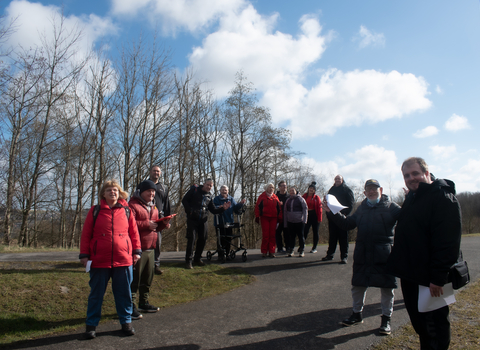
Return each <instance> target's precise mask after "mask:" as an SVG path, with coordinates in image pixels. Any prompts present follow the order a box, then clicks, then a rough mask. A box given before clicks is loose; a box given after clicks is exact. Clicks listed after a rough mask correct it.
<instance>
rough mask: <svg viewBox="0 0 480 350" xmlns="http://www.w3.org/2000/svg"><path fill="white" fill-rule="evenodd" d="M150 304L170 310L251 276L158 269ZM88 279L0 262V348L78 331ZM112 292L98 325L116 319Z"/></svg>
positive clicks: (68, 271) (42, 265) (73, 270)
mask: <svg viewBox="0 0 480 350" xmlns="http://www.w3.org/2000/svg"><path fill="white" fill-rule="evenodd" d="M162 270H163V272H164V273H163V274H162V275H161V276H155V277H154V280H153V285H152V288H151V293H150V300H149V301H150V303H151V304H153V305H156V306H158V307H162V308H164V307H169V306H173V305H177V304H180V303H187V302H190V301H193V300H198V299H202V298H206V297H209V296H212V295H216V294H220V293H224V292H227V291H229V290H232V289H234V288H237V287H239V286H242V285H245V284H248V283H251V282H252V281H253V280H254V277H253V276H250V275H248V274H247V273H245V272H243V271H241V270H235V269H225V268H222V267H221V266H220V265H217V264H208V265H207V266H205V267H202V268H196V269H193V270H186V269H185V268H184V264H162ZM88 281H89V274H87V273H85V269H84V267H83V266H82V265H81V264H80V263H78V262H0V286H2V287H1V291H0V329H1V330H2V331H1V333H0V347H1V345H6V344H10V343H13V342H17V341H21V340H27V339H33V338H37V337H42V336H46V335H51V334H56V333H61V332H66V331H70V330H73V329H77V328H79V327H81V328H83V327H84V324H85V314H86V310H87V298H88V294H89V292H90V287H89V285H88ZM116 317H117V316H116V311H115V303H114V300H113V294H112V291H111V288H110V287H109V288H107V292H106V293H105V297H104V302H103V308H102V322H107V321H108V320H112V319H114V318H116Z"/></svg>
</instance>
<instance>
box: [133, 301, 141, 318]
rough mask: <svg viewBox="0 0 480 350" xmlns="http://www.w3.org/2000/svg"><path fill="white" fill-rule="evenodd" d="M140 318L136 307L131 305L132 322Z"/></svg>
mask: <svg viewBox="0 0 480 350" xmlns="http://www.w3.org/2000/svg"><path fill="white" fill-rule="evenodd" d="M141 318H143V315H142V314H141V313H140V312H138V309H137V307H136V306H135V304H133V311H132V320H139V319H141Z"/></svg>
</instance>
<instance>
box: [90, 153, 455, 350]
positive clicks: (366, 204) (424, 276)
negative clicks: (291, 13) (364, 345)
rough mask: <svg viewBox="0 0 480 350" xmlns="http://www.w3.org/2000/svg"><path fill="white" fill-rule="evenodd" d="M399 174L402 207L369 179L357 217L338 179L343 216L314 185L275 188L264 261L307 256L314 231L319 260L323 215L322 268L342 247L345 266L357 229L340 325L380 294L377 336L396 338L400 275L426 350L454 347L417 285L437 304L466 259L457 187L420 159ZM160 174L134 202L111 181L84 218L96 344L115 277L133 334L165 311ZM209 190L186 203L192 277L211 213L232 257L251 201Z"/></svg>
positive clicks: (265, 197) (264, 206)
mask: <svg viewBox="0 0 480 350" xmlns="http://www.w3.org/2000/svg"><path fill="white" fill-rule="evenodd" d="M401 171H402V175H403V178H404V181H405V185H406V187H407V190H406V198H405V202H404V203H403V205H402V207H400V206H399V205H397V204H396V203H393V202H392V201H390V200H389V198H388V197H387V196H386V195H385V194H384V193H383V189H382V187H381V186H380V183H379V182H378V181H377V180H375V179H369V180H368V181H366V183H365V187H364V189H365V191H364V194H365V199H364V200H363V201H362V203H361V204H360V206H359V207H358V209H357V210H356V211H355V212H354V213H353V214H352V215H349V214H350V213H351V211H352V208H353V204H354V196H353V192H352V191H351V189H350V188H348V186H347V185H346V184H345V182H344V179H343V177H342V176H341V175H337V176H336V177H335V179H334V184H333V186H332V187H331V188H330V189H329V191H328V194H331V195H333V196H335V198H336V199H337V200H338V202H339V203H340V204H341V205H343V206H344V207H345V208H344V209H343V210H341V211H340V212H338V213H336V214H333V213H332V211H331V210H330V208H329V206H328V203H327V201H326V200H325V201H324V202H323V204H322V200H321V199H320V197H319V196H318V195H317V194H316V183H315V182H312V183H311V184H310V185H309V187H308V190H307V192H306V193H304V194H303V195H300V194H299V192H298V190H297V188H296V187H295V186H291V187H290V188H288V187H287V184H286V182H285V181H281V182H280V183H279V184H278V191H277V193H276V194H275V193H274V192H275V186H274V185H273V184H271V183H269V184H267V185H266V186H265V192H263V193H262V194H261V195H260V196H259V197H258V200H257V202H256V205H255V221H256V222H257V223H258V224H260V225H261V230H262V244H261V253H262V257H264V258H266V257H271V258H274V257H275V251H276V249H277V252H285V253H287V254H288V256H289V257H292V256H294V255H295V252H294V249H295V242H296V239H297V238H298V244H299V248H298V250H297V252H298V255H299V256H300V257H303V256H304V254H305V239H306V238H307V236H308V233H309V231H310V228H312V231H313V247H312V250H311V253H316V252H317V244H318V241H319V226H320V223H321V222H322V211H323V210H325V211H326V214H327V219H328V230H329V244H328V250H327V254H326V256H325V257H323V258H322V260H323V261H330V260H332V259H333V257H334V254H335V251H336V246H337V243H339V245H340V259H341V260H340V263H341V264H346V263H347V259H348V231H349V230H351V229H354V228H357V239H356V244H355V251H354V261H353V275H352V288H351V292H352V299H353V313H352V314H351V316H350V317H348V318H346V319H344V320H343V321H342V322H341V323H342V324H343V325H345V326H352V325H356V324H359V323H363V319H362V311H363V307H364V302H365V295H366V291H367V288H368V287H377V288H380V289H381V308H382V315H381V325H380V328H379V332H380V333H381V334H390V332H391V325H390V320H391V316H392V312H393V303H394V289H395V288H397V282H396V278H395V277H399V278H400V281H401V288H402V293H403V297H404V302H405V306H406V309H407V311H408V314H409V316H410V319H411V321H412V325H413V327H414V329H415V331H416V332H417V333H418V334H419V336H420V344H421V349H448V347H449V343H450V323H449V319H448V314H449V308H448V305H447V306H444V307H441V308H439V309H437V310H433V311H428V312H420V311H419V309H418V294H419V286H425V287H428V288H429V290H430V294H431V296H432V297H440V296H441V295H442V294H443V286H444V285H445V284H446V283H447V282H448V279H449V270H450V268H451V267H452V266H453V265H454V264H455V263H456V262H457V259H458V257H459V252H460V240H461V211H460V205H459V203H458V201H457V199H456V197H455V184H454V183H453V182H452V181H450V180H443V179H436V178H435V177H434V176H433V174H431V173H430V172H429V170H428V165H427V164H426V162H425V161H424V160H423V159H422V158H418V157H412V158H408V159H407V160H405V161H404V162H403V164H402V167H401ZM160 175H161V170H160V168H159V167H158V166H154V167H152V169H150V180H146V181H143V182H142V183H140V184H139V185H138V187H137V190H136V192H135V193H134V195H133V197H132V199H131V200H130V202H129V203H128V204H127V202H126V198H127V193H126V192H124V191H123V190H122V189H121V187H120V186H119V185H118V183H116V182H115V181H107V182H106V183H105V184H104V185H103V186H102V188H101V190H100V192H99V200H100V204H99V205H97V206H95V207H92V208H91V209H90V211H89V213H88V215H87V218H86V221H85V224H84V228H83V231H82V237H81V246H80V260H81V261H82V263H84V265H85V266H87V265H88V264H89V263H90V262H91V266H90V287H91V292H90V295H89V299H88V309H87V320H86V325H87V329H86V336H87V338H90V339H91V338H94V337H95V327H96V326H97V325H98V322H99V320H100V315H101V305H102V301H103V295H104V293H105V290H106V287H107V283H108V281H109V279H110V278H111V279H112V289H113V293H114V297H115V304H116V308H117V313H118V316H119V319H120V323H121V325H122V330H123V332H124V333H125V334H126V335H133V334H134V333H135V331H134V330H133V328H132V326H131V320H132V319H136V318H140V317H142V315H141V314H140V313H139V311H142V312H155V311H157V310H158V308H156V307H154V306H152V305H150V304H149V303H148V295H149V289H150V286H151V282H152V279H153V275H154V274H155V273H158V274H161V270H160V267H159V251H160V244H161V230H159V226H158V223H157V221H158V218H161V217H163V216H168V215H169V214H170V202H169V199H168V190H167V188H166V187H165V186H163V185H162V184H161V183H160V182H159V178H160ZM212 187H213V180H212V179H207V180H206V181H205V182H204V183H203V185H201V186H197V185H194V186H192V187H191V188H190V189H189V190H188V192H187V193H186V194H185V196H184V197H183V199H182V204H183V206H184V209H185V213H186V215H187V235H186V238H187V249H186V255H185V261H186V267H187V268H188V269H191V268H193V265H198V266H203V265H204V262H203V261H202V259H201V258H202V253H203V249H204V247H205V243H206V240H207V220H208V212H211V213H213V214H218V219H216V221H215V225H218V226H220V229H221V233H222V234H221V236H222V237H223V238H222V240H221V242H220V245H221V246H222V248H224V249H219V251H222V252H224V254H227V256H228V252H229V251H228V249H229V246H230V241H229V236H231V231H229V227H230V225H226V223H228V224H231V223H233V214H234V213H239V212H240V211H241V210H242V208H243V206H244V204H245V200H244V199H242V200H241V201H240V202H239V203H236V202H235V200H234V199H233V197H232V196H230V195H229V193H228V187H227V186H222V187H221V188H220V195H218V196H217V197H215V198H212V195H211V193H210V191H211V189H212ZM287 188H288V191H287ZM217 220H218V221H217ZM167 228H168V225H167ZM230 230H231V228H230ZM195 243H196V247H195ZM133 266H135V270H133ZM137 302H138V309H137V307H136V304H137Z"/></svg>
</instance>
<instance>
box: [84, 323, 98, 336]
mask: <svg viewBox="0 0 480 350" xmlns="http://www.w3.org/2000/svg"><path fill="white" fill-rule="evenodd" d="M96 329H97V327H95V326H87V329H86V331H85V339H93V338H95V337H96V336H97V335H96V334H95V330H96Z"/></svg>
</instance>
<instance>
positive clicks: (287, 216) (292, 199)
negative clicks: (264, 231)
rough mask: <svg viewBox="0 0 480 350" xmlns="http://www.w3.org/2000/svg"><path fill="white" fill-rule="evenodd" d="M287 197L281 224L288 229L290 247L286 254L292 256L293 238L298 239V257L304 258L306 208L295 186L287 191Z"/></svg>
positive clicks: (293, 248)
mask: <svg viewBox="0 0 480 350" xmlns="http://www.w3.org/2000/svg"><path fill="white" fill-rule="evenodd" d="M288 193H289V195H290V196H289V197H288V199H287V201H286V202H285V205H284V208H283V223H284V224H285V226H286V227H288V237H289V243H288V246H289V247H291V248H289V249H291V250H289V251H288V252H287V254H288V257H292V256H293V255H294V250H295V238H296V237H298V245H299V247H298V256H299V257H300V258H303V257H304V256H305V236H304V231H305V223H306V222H307V218H308V206H307V203H306V202H305V199H303V197H302V196H300V194H299V193H298V191H297V189H296V187H295V186H292V187H290V189H289V190H288Z"/></svg>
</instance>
